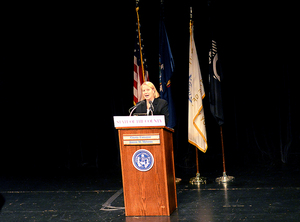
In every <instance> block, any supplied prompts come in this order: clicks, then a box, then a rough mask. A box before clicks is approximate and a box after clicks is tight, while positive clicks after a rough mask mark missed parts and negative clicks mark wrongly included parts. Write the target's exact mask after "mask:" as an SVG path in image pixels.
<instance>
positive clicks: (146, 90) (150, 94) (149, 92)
mask: <svg viewBox="0 0 300 222" xmlns="http://www.w3.org/2000/svg"><path fill="white" fill-rule="evenodd" d="M142 93H143V96H144V97H145V99H146V100H147V101H153V100H154V90H153V89H151V88H150V87H149V86H147V85H143V87H142Z"/></svg>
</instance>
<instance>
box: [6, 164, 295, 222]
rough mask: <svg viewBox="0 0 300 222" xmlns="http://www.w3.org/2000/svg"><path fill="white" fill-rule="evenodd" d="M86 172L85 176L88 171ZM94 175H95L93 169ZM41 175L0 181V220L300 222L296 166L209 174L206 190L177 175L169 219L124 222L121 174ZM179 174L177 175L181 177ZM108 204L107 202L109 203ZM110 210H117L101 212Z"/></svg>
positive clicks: (142, 219)
mask: <svg viewBox="0 0 300 222" xmlns="http://www.w3.org/2000/svg"><path fill="white" fill-rule="evenodd" d="M85 171H89V170H88V169H86V170H85ZM91 171H94V170H91ZM91 171H89V173H85V172H81V173H80V174H76V173H68V172H65V173H61V174H60V175H57V174H51V173H45V174H44V175H39V176H38V175H31V176H20V175H19V176H16V175H14V176H11V175H6V176H3V175H2V176H0V179H1V184H0V193H1V194H2V196H3V197H4V198H5V199H6V201H5V204H4V206H3V208H2V210H1V213H0V221H5V222H10V221H11V222H15V221H130V222H135V221H137V222H138V221H147V222H149V221H151V222H152V221H155V222H157V221H158V222H165V221H171V222H173V221H205V222H206V221H299V218H300V204H299V200H300V172H299V168H298V167H286V166H280V167H260V166H256V167H253V168H251V169H250V168H247V169H241V168H239V169H237V170H234V171H233V170H232V171H231V172H228V173H227V174H228V175H230V176H235V180H234V181H233V182H229V183H227V185H225V184H218V183H216V182H214V179H215V176H216V175H218V174H220V175H221V172H220V173H218V172H213V173H209V175H204V176H207V177H208V182H207V184H206V185H201V186H200V187H197V186H193V185H190V184H189V183H188V179H189V177H190V175H188V174H187V173H184V171H182V172H179V171H178V172H176V175H177V176H178V177H181V178H182V181H181V182H180V183H179V184H178V185H177V194H178V209H177V210H176V211H175V212H174V213H173V214H172V215H171V216H170V217H125V212H124V209H123V207H124V202H123V201H124V199H123V195H122V182H121V175H120V174H119V173H116V174H106V175H103V174H99V173H97V172H91ZM180 174H181V175H180ZM110 202H111V203H110ZM105 204H106V205H109V204H110V205H111V206H113V207H116V208H111V207H103V205H105Z"/></svg>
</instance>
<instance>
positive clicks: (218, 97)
mask: <svg viewBox="0 0 300 222" xmlns="http://www.w3.org/2000/svg"><path fill="white" fill-rule="evenodd" d="M222 79H223V75H222V70H221V66H220V63H219V61H218V50H217V42H216V41H215V40H212V45H211V49H210V50H209V85H210V90H209V103H210V111H211V113H212V114H213V116H214V117H215V119H216V121H217V123H218V124H219V125H220V126H221V125H223V124H224V113H223V102H222V90H221V81H222Z"/></svg>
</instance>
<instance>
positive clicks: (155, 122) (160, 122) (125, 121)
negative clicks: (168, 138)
mask: <svg viewBox="0 0 300 222" xmlns="http://www.w3.org/2000/svg"><path fill="white" fill-rule="evenodd" d="M114 124H115V127H135V126H165V125H166V123H165V116H164V115H154V116H114Z"/></svg>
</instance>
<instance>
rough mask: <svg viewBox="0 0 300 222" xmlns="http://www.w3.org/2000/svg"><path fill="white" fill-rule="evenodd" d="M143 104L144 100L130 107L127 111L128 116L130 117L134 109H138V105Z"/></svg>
mask: <svg viewBox="0 0 300 222" xmlns="http://www.w3.org/2000/svg"><path fill="white" fill-rule="evenodd" d="M144 103H145V100H143V101H140V102H138V103H137V104H136V105H135V106H133V107H131V108H130V109H129V110H128V112H129V113H130V114H129V116H131V115H132V113H133V111H134V110H135V109H136V108H138V106H139V105H141V104H144Z"/></svg>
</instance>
